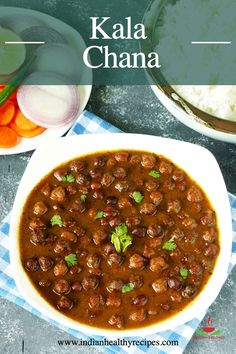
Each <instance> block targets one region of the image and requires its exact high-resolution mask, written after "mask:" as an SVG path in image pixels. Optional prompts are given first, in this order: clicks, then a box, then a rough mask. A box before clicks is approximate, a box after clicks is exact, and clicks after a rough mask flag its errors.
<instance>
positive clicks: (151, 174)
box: [149, 170, 161, 178]
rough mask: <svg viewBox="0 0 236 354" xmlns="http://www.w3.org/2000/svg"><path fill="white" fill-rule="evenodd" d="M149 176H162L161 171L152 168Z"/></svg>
mask: <svg viewBox="0 0 236 354" xmlns="http://www.w3.org/2000/svg"><path fill="white" fill-rule="evenodd" d="M149 176H151V177H153V178H160V177H161V173H160V172H158V171H156V170H152V171H150V172H149Z"/></svg>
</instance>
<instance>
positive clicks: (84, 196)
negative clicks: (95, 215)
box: [80, 194, 88, 202]
mask: <svg viewBox="0 0 236 354" xmlns="http://www.w3.org/2000/svg"><path fill="white" fill-rule="evenodd" d="M87 198H88V196H87V195H86V194H82V195H81V196H80V200H81V201H82V202H85V200H86V199H87Z"/></svg>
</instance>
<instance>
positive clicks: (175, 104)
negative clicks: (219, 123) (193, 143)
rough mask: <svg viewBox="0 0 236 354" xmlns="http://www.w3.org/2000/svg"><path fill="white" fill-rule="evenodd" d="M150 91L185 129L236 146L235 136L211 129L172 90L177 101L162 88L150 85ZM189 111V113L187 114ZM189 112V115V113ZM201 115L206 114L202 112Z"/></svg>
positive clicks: (188, 104) (187, 103)
mask: <svg viewBox="0 0 236 354" xmlns="http://www.w3.org/2000/svg"><path fill="white" fill-rule="evenodd" d="M151 89H152V90H153V92H154V94H155V95H156V96H157V98H158V99H159V101H160V102H161V103H162V104H163V106H164V107H165V108H166V109H167V110H168V111H169V112H170V113H171V114H172V115H173V116H174V117H175V118H177V119H178V120H179V121H180V122H182V123H183V124H184V125H186V126H187V127H189V128H191V129H193V130H195V131H197V132H198V133H200V134H204V135H206V136H208V137H210V138H213V139H216V140H221V141H223V142H228V143H232V144H236V134H234V133H229V132H224V131H221V130H217V129H213V128H212V127H210V125H208V124H207V123H206V122H205V121H203V120H201V117H200V116H198V115H196V114H195V113H194V112H193V111H194V110H196V111H198V112H202V111H200V110H199V109H198V108H196V107H194V109H192V108H190V107H193V106H192V105H190V103H189V102H187V101H185V100H184V99H183V98H182V97H181V96H180V95H179V94H178V93H176V92H175V91H174V90H173V93H174V94H175V96H177V97H179V99H174V98H173V97H172V96H170V95H168V94H167V93H166V92H165V91H164V90H163V87H159V86H158V85H153V83H152V84H151ZM188 110H189V112H188ZM190 112H191V113H190ZM202 113H203V114H207V113H205V112H202ZM212 117H213V116H212Z"/></svg>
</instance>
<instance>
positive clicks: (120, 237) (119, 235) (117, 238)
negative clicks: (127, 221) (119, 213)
mask: <svg viewBox="0 0 236 354" xmlns="http://www.w3.org/2000/svg"><path fill="white" fill-rule="evenodd" d="M127 232H128V228H127V226H126V225H124V224H121V225H119V226H117V227H116V228H115V231H114V232H113V233H112V235H111V243H112V244H113V245H114V246H115V249H116V252H117V253H120V252H125V251H126V250H127V248H128V247H129V246H131V245H132V242H133V236H131V235H128V234H127Z"/></svg>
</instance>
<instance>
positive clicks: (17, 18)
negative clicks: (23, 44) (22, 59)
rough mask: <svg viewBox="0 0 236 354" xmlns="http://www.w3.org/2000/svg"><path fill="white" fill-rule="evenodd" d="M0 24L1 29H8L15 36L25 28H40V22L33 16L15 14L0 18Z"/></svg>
mask: <svg viewBox="0 0 236 354" xmlns="http://www.w3.org/2000/svg"><path fill="white" fill-rule="evenodd" d="M0 24H1V26H2V27H5V28H8V29H10V30H12V31H14V32H16V33H17V34H20V33H21V32H22V31H24V30H25V29H26V28H29V27H33V26H41V25H42V21H40V20H39V19H38V18H36V17H34V16H29V15H22V14H16V15H9V16H5V17H2V18H0Z"/></svg>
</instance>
